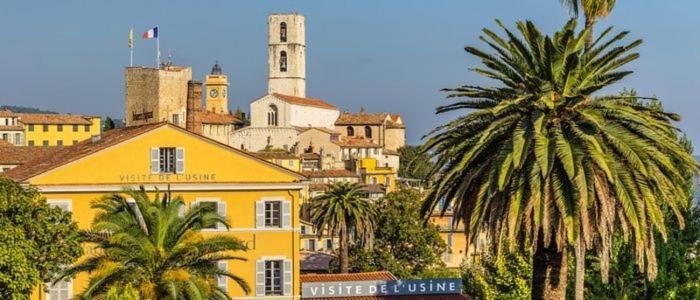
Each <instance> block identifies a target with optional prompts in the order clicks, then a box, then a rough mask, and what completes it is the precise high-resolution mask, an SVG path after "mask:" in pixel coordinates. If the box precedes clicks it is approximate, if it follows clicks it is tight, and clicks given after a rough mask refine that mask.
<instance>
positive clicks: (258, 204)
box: [255, 197, 292, 229]
mask: <svg viewBox="0 0 700 300" xmlns="http://www.w3.org/2000/svg"><path fill="white" fill-rule="evenodd" d="M267 202H280V226H267V225H265V203H267ZM285 210H287V213H285ZM291 211H292V201H290V200H288V199H285V198H284V197H263V198H261V199H260V200H259V201H255V228H270V229H289V228H292V213H291Z"/></svg>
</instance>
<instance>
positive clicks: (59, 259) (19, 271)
mask: <svg viewBox="0 0 700 300" xmlns="http://www.w3.org/2000/svg"><path fill="white" fill-rule="evenodd" d="M0 228H1V229H0V235H5V236H6V238H3V237H0V241H3V243H4V244H3V245H2V246H0V253H3V254H2V255H0V256H2V257H1V258H0V270H3V271H2V272H0V278H1V279H0V291H2V292H0V293H2V295H1V296H2V297H0V298H3V299H5V298H8V299H23V298H25V297H28V296H29V295H28V293H25V292H26V290H24V288H26V287H27V286H37V285H40V284H41V285H43V283H44V282H48V281H51V280H53V279H54V278H56V276H57V274H59V273H60V272H61V271H62V270H61V267H62V266H65V265H70V264H72V263H73V261H75V260H76V259H77V258H78V257H80V256H81V255H82V253H83V249H82V247H81V246H80V239H79V236H78V225H77V224H76V223H75V222H74V221H73V220H71V213H70V212H67V211H63V210H61V209H60V208H52V207H51V206H49V204H47V203H46V200H45V199H44V198H42V197H41V195H40V194H39V191H37V190H36V189H35V188H32V187H23V186H21V185H19V184H18V183H16V182H14V181H12V180H9V179H6V178H4V177H0ZM10 236H12V238H10ZM5 255H8V256H5ZM26 259H28V260H29V261H26ZM4 270H7V272H5V271H4ZM3 274H7V275H10V274H11V276H8V277H5V276H4V275H3ZM29 291H31V289H30V290H29ZM8 293H9V294H8ZM9 295H12V296H9ZM23 295H24V296H23Z"/></svg>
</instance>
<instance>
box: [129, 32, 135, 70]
mask: <svg viewBox="0 0 700 300" xmlns="http://www.w3.org/2000/svg"><path fill="white" fill-rule="evenodd" d="M129 46H130V47H129V67H133V66H134V28H131V31H129Z"/></svg>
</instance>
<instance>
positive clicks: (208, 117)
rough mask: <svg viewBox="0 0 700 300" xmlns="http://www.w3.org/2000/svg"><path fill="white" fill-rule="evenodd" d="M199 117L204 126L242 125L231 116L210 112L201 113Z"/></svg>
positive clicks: (198, 113)
mask: <svg viewBox="0 0 700 300" xmlns="http://www.w3.org/2000/svg"><path fill="white" fill-rule="evenodd" d="M197 117H199V120H200V121H201V122H202V124H219V125H227V124H240V123H241V120H239V119H238V118H236V117H235V116H233V115H230V114H217V113H214V112H210V111H199V112H197Z"/></svg>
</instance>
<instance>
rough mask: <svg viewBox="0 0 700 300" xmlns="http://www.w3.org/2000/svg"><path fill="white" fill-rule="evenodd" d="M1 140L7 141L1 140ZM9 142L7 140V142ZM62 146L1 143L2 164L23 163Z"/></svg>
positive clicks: (0, 155)
mask: <svg viewBox="0 0 700 300" xmlns="http://www.w3.org/2000/svg"><path fill="white" fill-rule="evenodd" d="M0 141H1V142H5V141H2V140H0ZM5 143H7V142H5ZM59 149H61V147H33V146H27V147H25V146H13V145H12V144H10V143H7V145H4V144H2V143H0V164H8V165H22V164H25V163H27V162H30V161H32V160H35V159H37V158H40V157H44V156H46V155H48V154H51V153H54V152H56V151H58V150H59Z"/></svg>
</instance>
